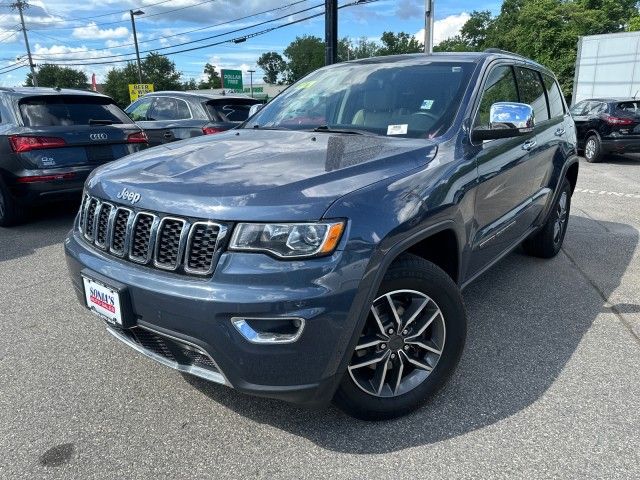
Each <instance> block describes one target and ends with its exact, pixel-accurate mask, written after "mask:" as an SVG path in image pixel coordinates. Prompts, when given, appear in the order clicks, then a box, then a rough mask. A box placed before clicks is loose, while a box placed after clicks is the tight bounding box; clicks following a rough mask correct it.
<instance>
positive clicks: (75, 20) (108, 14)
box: [48, 0, 173, 23]
mask: <svg viewBox="0 0 640 480" xmlns="http://www.w3.org/2000/svg"><path fill="white" fill-rule="evenodd" d="M172 1H173V0H162V1H161V2H156V3H150V4H146V5H140V6H139V7H131V8H132V9H133V10H136V9H138V8H151V7H155V6H156V5H162V4H163V3H169V2H172ZM49 11H50V12H53V13H56V11H55V10H49ZM128 11H129V9H126V10H114V11H112V12H109V13H102V14H100V15H92V16H90V17H77V18H64V19H62V20H51V21H50V22H48V23H67V22H77V21H82V20H93V19H94V18H101V17H109V16H111V15H117V14H118V13H127V12H128ZM58 15H59V14H58ZM124 21H125V22H126V20H124Z"/></svg>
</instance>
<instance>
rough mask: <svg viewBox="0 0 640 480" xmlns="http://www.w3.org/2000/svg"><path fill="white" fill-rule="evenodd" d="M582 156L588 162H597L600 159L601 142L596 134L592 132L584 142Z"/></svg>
mask: <svg viewBox="0 0 640 480" xmlns="http://www.w3.org/2000/svg"><path fill="white" fill-rule="evenodd" d="M584 158H585V160H586V161H587V162H589V163H598V162H599V161H600V160H602V142H600V137H598V135H595V134H592V135H590V136H588V137H587V140H586V141H585V142H584Z"/></svg>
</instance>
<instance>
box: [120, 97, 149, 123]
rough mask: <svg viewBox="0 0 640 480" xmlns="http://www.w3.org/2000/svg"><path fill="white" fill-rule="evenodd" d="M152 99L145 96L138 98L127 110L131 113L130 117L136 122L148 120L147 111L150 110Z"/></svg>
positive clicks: (128, 113)
mask: <svg viewBox="0 0 640 480" xmlns="http://www.w3.org/2000/svg"><path fill="white" fill-rule="evenodd" d="M151 102H152V99H151V98H143V99H141V100H138V101H137V102H134V103H132V104H131V105H130V106H129V107H128V108H127V109H126V110H125V112H126V113H127V115H129V118H131V120H133V121H134V122H138V121H140V120H143V121H144V120H147V112H148V111H149V107H150V106H151Z"/></svg>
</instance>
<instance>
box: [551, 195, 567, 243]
mask: <svg viewBox="0 0 640 480" xmlns="http://www.w3.org/2000/svg"><path fill="white" fill-rule="evenodd" d="M568 200H569V195H568V194H567V192H566V191H565V192H562V195H560V200H558V206H557V208H556V221H555V223H554V225H553V242H554V243H556V244H557V243H558V242H559V241H560V240H561V239H562V233H563V232H564V229H565V228H566V226H567V217H568V211H567V203H568Z"/></svg>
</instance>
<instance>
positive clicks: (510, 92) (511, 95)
mask: <svg viewBox="0 0 640 480" xmlns="http://www.w3.org/2000/svg"><path fill="white" fill-rule="evenodd" d="M517 101H518V89H517V88H516V79H515V77H514V76H513V69H512V68H511V67H510V66H506V65H504V66H500V67H496V68H494V69H493V70H492V71H491V73H489V77H488V78H487V83H486V84H485V86H484V91H483V92H482V98H481V100H480V107H479V108H478V113H477V115H476V121H475V123H474V127H486V128H489V111H490V109H491V105H493V104H494V103H496V102H517Z"/></svg>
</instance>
